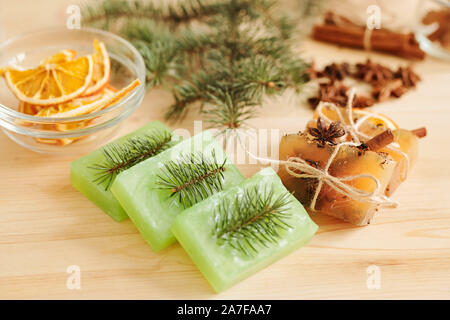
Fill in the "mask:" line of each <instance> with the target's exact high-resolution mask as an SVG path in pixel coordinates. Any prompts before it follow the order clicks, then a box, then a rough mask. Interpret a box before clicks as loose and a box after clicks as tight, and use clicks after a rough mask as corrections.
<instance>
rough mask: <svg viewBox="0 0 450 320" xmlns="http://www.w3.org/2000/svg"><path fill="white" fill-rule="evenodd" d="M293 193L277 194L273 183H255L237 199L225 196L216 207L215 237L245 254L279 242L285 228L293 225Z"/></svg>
mask: <svg viewBox="0 0 450 320" xmlns="http://www.w3.org/2000/svg"><path fill="white" fill-rule="evenodd" d="M290 204H291V199H290V193H289V192H287V191H285V192H283V193H282V194H280V195H275V191H274V189H273V186H266V185H264V186H254V187H251V188H248V189H245V191H244V192H243V193H241V194H237V195H236V196H235V198H234V200H232V201H230V199H227V198H224V199H222V200H221V202H220V203H219V205H218V207H217V211H216V216H215V229H214V232H213V234H214V237H215V238H216V239H217V240H218V241H219V243H221V244H223V245H229V246H231V247H232V248H234V249H235V250H237V251H240V252H242V253H243V254H245V255H252V254H255V253H257V252H258V251H259V248H261V247H269V246H270V245H271V244H274V243H277V242H278V240H279V239H280V237H281V232H282V230H288V229H291V228H292V227H291V226H290V225H289V224H288V223H287V219H288V218H289V217H290V216H291V214H290V213H289V205H290Z"/></svg>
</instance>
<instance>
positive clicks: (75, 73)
mask: <svg viewBox="0 0 450 320" xmlns="http://www.w3.org/2000/svg"><path fill="white" fill-rule="evenodd" d="M93 65H94V63H93V59H92V56H85V57H81V58H78V59H74V60H69V61H63V62H61V61H59V62H54V63H46V64H41V65H39V66H38V67H37V68H35V69H28V70H19V69H13V68H8V69H7V70H6V72H4V74H3V76H4V77H5V79H6V84H7V85H8V87H9V89H10V90H11V91H12V93H13V94H14V95H15V96H16V97H17V99H19V100H20V101H23V102H27V103H30V104H35V105H52V104H53V105H54V104H60V103H64V102H66V101H69V100H72V99H74V98H76V97H78V96H80V95H82V94H83V93H84V92H85V91H86V89H87V88H88V86H89V84H90V83H91V80H92V75H93Z"/></svg>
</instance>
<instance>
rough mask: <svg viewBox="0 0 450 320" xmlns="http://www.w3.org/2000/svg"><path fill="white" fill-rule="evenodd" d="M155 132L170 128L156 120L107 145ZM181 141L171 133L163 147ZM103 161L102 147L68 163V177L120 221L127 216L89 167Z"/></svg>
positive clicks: (90, 198)
mask: <svg viewBox="0 0 450 320" xmlns="http://www.w3.org/2000/svg"><path fill="white" fill-rule="evenodd" d="M155 133H171V130H170V129H169V128H167V127H166V126H165V125H163V124H162V123H160V122H158V121H153V122H150V123H149V124H147V125H145V126H143V127H141V128H139V129H138V130H136V131H134V132H132V133H130V134H128V135H125V136H123V137H121V138H119V139H117V140H115V141H113V142H111V143H109V144H107V145H106V146H105V147H108V146H110V147H111V146H113V145H115V146H121V145H123V144H124V143H126V142H127V141H129V139H130V138H136V137H143V136H152V134H155ZM180 141H181V137H179V136H177V135H172V140H171V141H170V142H168V143H167V145H166V146H165V148H164V149H167V148H169V147H171V146H174V145H176V144H177V143H178V142H180ZM104 161H105V155H104V153H103V148H100V149H98V150H95V151H94V152H92V153H90V154H88V155H86V156H84V157H82V158H80V159H78V160H76V161H74V162H72V163H71V165H70V178H71V182H72V185H73V186H74V187H75V188H76V189H77V190H78V191H80V192H81V193H82V194H84V195H85V196H86V197H87V198H88V199H89V200H91V201H92V202H93V203H94V204H96V205H97V206H98V207H100V209H102V210H103V211H104V212H105V213H107V214H108V215H109V216H110V217H111V218H113V219H114V220H116V221H122V220H124V219H126V218H127V217H128V216H127V214H126V213H125V211H124V210H123V208H122V207H121V205H120V204H119V202H118V201H117V200H116V198H115V197H114V196H113V194H112V193H111V191H110V190H109V189H106V186H105V183H98V181H97V182H96V180H97V179H98V174H99V172H98V170H94V169H92V168H91V167H92V166H94V165H96V164H101V163H103V162H104Z"/></svg>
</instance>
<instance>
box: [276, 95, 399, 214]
mask: <svg viewBox="0 0 450 320" xmlns="http://www.w3.org/2000/svg"><path fill="white" fill-rule="evenodd" d="M354 97H355V90H352V91H351V93H350V98H349V101H348V104H347V107H346V111H347V113H348V117H349V119H350V120H349V122H350V123H349V125H346V126H345V125H344V126H345V134H343V135H342V136H341V137H340V138H339V141H338V142H336V143H335V146H334V150H333V152H332V153H331V155H330V157H329V159H328V161H327V163H326V165H325V167H324V168H323V169H319V168H316V167H315V166H313V165H311V164H310V163H308V162H307V161H306V160H304V159H302V158H300V157H289V158H288V159H287V161H281V162H282V164H283V165H284V166H285V169H286V171H287V173H288V174H289V175H291V176H293V177H295V178H299V179H305V178H314V179H317V180H318V183H317V187H316V189H315V191H314V196H313V197H312V200H311V202H310V205H309V209H310V210H312V211H315V208H316V202H317V198H318V196H319V194H320V191H321V189H322V187H323V185H324V184H327V185H328V186H330V187H331V188H332V189H333V190H335V191H336V192H338V193H340V194H343V195H345V196H348V197H349V198H351V199H353V200H356V201H360V202H365V203H372V204H375V205H376V206H378V207H390V208H393V207H397V206H398V203H397V202H395V201H392V200H390V199H389V198H388V197H387V196H385V195H384V190H382V186H381V183H380V181H379V180H378V179H377V178H376V177H374V176H373V175H370V174H366V173H362V174H357V175H352V176H345V177H334V176H332V175H331V174H330V173H329V172H328V170H329V169H330V166H331V164H332V163H333V161H334V160H335V158H336V156H337V155H338V153H339V151H340V149H341V147H343V146H353V147H357V148H363V149H365V150H371V151H375V152H376V151H377V150H379V149H381V148H383V147H384V148H387V147H389V148H393V149H394V150H396V151H398V152H399V153H401V154H402V155H403V156H405V157H407V155H406V154H404V153H403V152H402V151H401V150H399V148H398V146H396V145H395V144H394V143H393V140H394V136H393V134H392V132H391V131H390V130H386V131H384V132H382V133H380V134H379V135H377V136H375V137H367V136H366V135H365V134H363V133H361V132H360V131H359V130H358V128H359V125H360V124H361V123H362V122H363V121H365V120H366V119H367V118H366V119H364V118H361V119H359V120H358V122H357V123H356V124H355V123H354V122H353V117H352V104H353V99H354ZM324 106H328V107H330V106H331V107H333V108H335V109H336V111H337V113H338V115H339V117H340V118H341V119H340V120H341V121H340V123H342V124H344V123H345V121H344V118H343V115H342V114H341V113H340V110H339V108H338V107H337V106H336V105H334V104H331V103H327V102H321V103H320V104H319V106H318V108H319V115H321V119H322V120H323V121H325V122H326V123H330V124H331V123H332V122H331V120H330V119H329V118H328V117H326V116H325V115H323V113H322V112H321V109H322V108H323V107H324ZM371 116H372V117H376V114H373V115H371ZM349 135H350V137H348V136H349ZM348 138H351V141H348ZM363 138H364V139H365V140H366V143H362V142H361V139H363ZM360 178H368V179H370V180H372V181H373V182H374V185H375V188H374V189H373V190H372V191H365V190H360V189H358V188H356V187H354V186H352V185H350V184H348V183H346V182H349V181H353V180H356V179H360Z"/></svg>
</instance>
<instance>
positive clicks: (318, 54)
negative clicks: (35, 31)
mask: <svg viewBox="0 0 450 320" xmlns="http://www.w3.org/2000/svg"><path fill="white" fill-rule="evenodd" d="M70 3H71V1H54V2H52V1H40V2H39V6H40V7H41V8H46V10H48V12H47V13H46V15H43V14H42V15H35V12H36V10H38V9H33V8H35V7H36V4H37V2H36V1H31V0H28V1H24V0H22V1H20V2H18V3H17V2H11V1H7V0H0V4H1V6H0V7H1V8H2V9H1V10H0V28H2V29H1V30H2V31H0V40H5V39H6V37H9V36H12V35H15V34H18V33H20V32H22V31H26V30H29V29H31V28H37V27H43V26H47V25H55V24H57V25H63V24H64V23H65V18H66V15H65V9H66V7H67V5H68V4H70ZM5 7H7V10H3V8H5ZM18 16H21V18H20V22H19V21H18V20H17V17H18ZM52 18H53V19H52ZM300 49H301V50H302V51H303V55H304V56H305V57H306V58H312V57H314V59H315V60H316V62H317V64H318V65H323V64H324V63H328V62H331V61H344V60H345V61H350V62H353V61H363V60H365V58H366V56H367V54H366V53H364V52H362V51H357V50H348V49H338V48H336V47H334V46H328V45H325V44H320V43H315V42H312V41H306V42H304V43H303V46H302V48H300ZM370 56H371V57H372V59H373V60H376V61H377V62H382V63H385V64H388V65H392V66H397V65H398V64H405V63H406V61H404V60H401V59H397V58H394V57H390V56H385V55H379V54H371V55H370ZM416 70H417V71H418V73H419V74H420V75H421V76H422V78H423V81H422V82H421V83H420V84H419V86H418V88H417V90H415V91H413V92H410V93H408V94H406V95H405V96H403V97H402V98H401V99H398V100H394V101H389V102H386V103H383V104H380V105H377V106H376V107H375V108H376V110H377V111H379V112H383V113H386V114H387V115H388V116H389V117H391V118H393V119H395V120H396V121H397V122H398V123H399V124H400V125H401V126H402V127H404V128H416V127H420V126H424V125H425V126H426V127H427V128H428V132H429V134H428V137H427V138H426V139H423V140H421V141H420V157H419V160H418V163H417V165H416V166H415V168H414V170H413V172H412V173H411V174H410V176H409V178H408V181H407V182H406V183H404V184H403V185H402V186H401V187H400V188H399V190H398V191H397V192H396V194H395V195H394V197H393V199H394V200H396V201H399V202H400V204H401V205H400V206H399V207H398V208H397V209H390V210H384V211H383V212H381V213H379V214H378V215H377V216H376V218H375V219H374V220H373V223H372V224H371V225H370V226H368V227H362V228H355V227H352V226H350V225H349V224H346V223H343V222H340V221H338V220H335V219H332V218H329V217H324V216H318V215H316V216H313V219H314V220H315V221H316V222H317V223H318V225H319V226H320V229H319V231H318V233H317V234H316V236H315V237H314V238H313V239H312V241H311V242H310V243H309V244H308V245H307V246H306V247H304V248H302V249H300V250H298V251H297V252H295V253H293V254H291V255H290V256H288V257H286V258H284V259H282V260H281V261H278V262H277V263H275V264H274V265H272V266H270V267H268V268H267V269H265V270H263V271H261V272H259V273H258V274H256V275H254V276H252V277H251V278H249V279H247V280H245V281H243V282H242V283H240V284H238V285H236V286H235V287H233V288H231V289H229V290H228V291H226V292H224V293H222V294H215V293H214V292H213V291H212V289H211V288H210V287H209V285H208V283H207V282H206V280H205V279H204V278H203V277H202V275H201V274H200V272H199V271H198V270H197V268H196V267H195V266H194V265H193V263H192V262H191V260H190V259H189V257H188V256H187V255H186V253H185V252H184V251H183V249H182V248H181V247H180V246H179V245H174V246H172V247H170V248H168V249H166V250H164V251H162V252H161V253H159V254H155V253H153V252H152V250H151V249H150V248H149V247H148V246H147V245H146V244H145V242H144V240H143V238H142V237H141V236H140V234H139V233H138V232H137V230H136V228H135V227H134V225H133V224H132V223H131V222H130V221H125V222H123V223H116V222H114V221H112V220H111V219H110V218H109V217H108V216H106V215H105V214H103V213H102V212H101V211H100V210H99V209H98V208H97V207H95V206H94V205H93V204H92V203H90V202H89V201H88V200H86V199H85V198H84V197H83V196H82V195H81V194H80V193H78V192H77V191H76V190H74V188H72V186H71V185H70V181H69V163H70V161H71V160H73V159H75V158H76V156H77V155H73V156H69V157H65V158H55V157H49V156H44V155H39V154H35V153H32V152H31V151H28V150H25V149H23V148H22V147H20V146H18V145H17V144H15V143H14V142H12V141H11V140H9V139H8V138H7V137H6V136H5V135H4V134H1V135H0V177H1V183H0V214H1V219H0V298H3V299H4V298H32V299H33V298H64V299H82V298H106V299H109V298H111V299H116V298H126V299H131V298H136V299H176V298H180V299H183V298H189V299H195V298H199V299H204V298H207V299H218V298H223V299H229V298H236V299H241V298H242V299H244V298H246V299H314V298H325V299H335V298H337V299H341V298H355V299H382V298H425V299H428V298H438V299H448V298H450V209H449V208H450V196H449V194H450V193H449V190H450V169H449V163H450V148H449V146H450V143H449V140H448V139H449V132H450V131H449V130H450V103H449V101H450V64H448V63H447V64H446V63H443V62H439V61H437V60H434V59H431V58H429V59H427V60H426V61H425V62H422V63H418V64H417V66H416ZM2 85H3V84H2ZM170 99H171V96H170V94H169V93H167V92H164V91H162V90H158V89H155V90H152V91H151V92H148V93H147V95H146V98H145V100H144V103H143V104H142V106H141V107H140V108H139V109H138V111H137V112H136V113H135V114H134V115H133V116H132V117H131V118H130V119H129V120H128V121H127V122H126V124H125V126H124V127H123V128H122V129H121V131H120V133H119V134H124V133H126V132H129V131H132V130H134V129H135V128H137V127H138V126H140V125H143V124H145V123H146V122H148V121H150V120H154V119H159V120H162V119H163V112H164V108H166V107H167V106H168V104H169V103H170V101H171V100H170ZM261 110H262V111H261V114H260V117H259V118H258V119H255V120H253V121H252V122H251V124H252V125H253V126H254V127H256V128H280V129H282V132H283V133H287V132H296V131H298V130H300V129H302V128H303V127H304V125H305V123H306V121H307V120H308V119H309V118H310V117H311V113H312V112H311V110H310V109H308V107H307V106H306V105H305V104H302V103H301V102H300V100H299V99H294V98H293V97H292V95H289V94H287V95H285V96H283V97H281V98H279V99H271V100H269V101H266V103H265V105H264V108H263V109H261ZM198 118H199V117H198V115H196V114H195V113H194V114H192V115H191V116H190V117H189V118H187V119H186V120H185V121H184V122H183V123H177V124H175V125H172V127H173V128H187V129H189V130H192V127H193V121H194V120H196V119H198ZM273 143H275V144H276V142H273ZM275 146H276V145H275ZM261 167H262V166H261V165H240V166H239V168H240V169H241V170H242V172H243V173H244V175H245V176H246V177H249V176H251V175H252V174H253V173H255V172H256V171H258V170H259V168H261ZM70 265H77V266H79V267H80V270H81V289H80V290H69V289H68V288H67V287H66V281H67V278H68V276H69V274H68V273H66V269H67V267H68V266H70ZM369 266H376V267H371V268H375V269H377V270H379V272H380V280H381V282H380V284H381V287H380V288H379V289H374V288H372V289H370V288H368V286H367V281H368V279H369V282H370V278H369V277H370V275H369V274H368V272H369V273H370V272H371V270H372V269H371V268H369V269H368V267H369ZM377 267H378V268H377ZM369 287H370V286H369Z"/></svg>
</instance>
